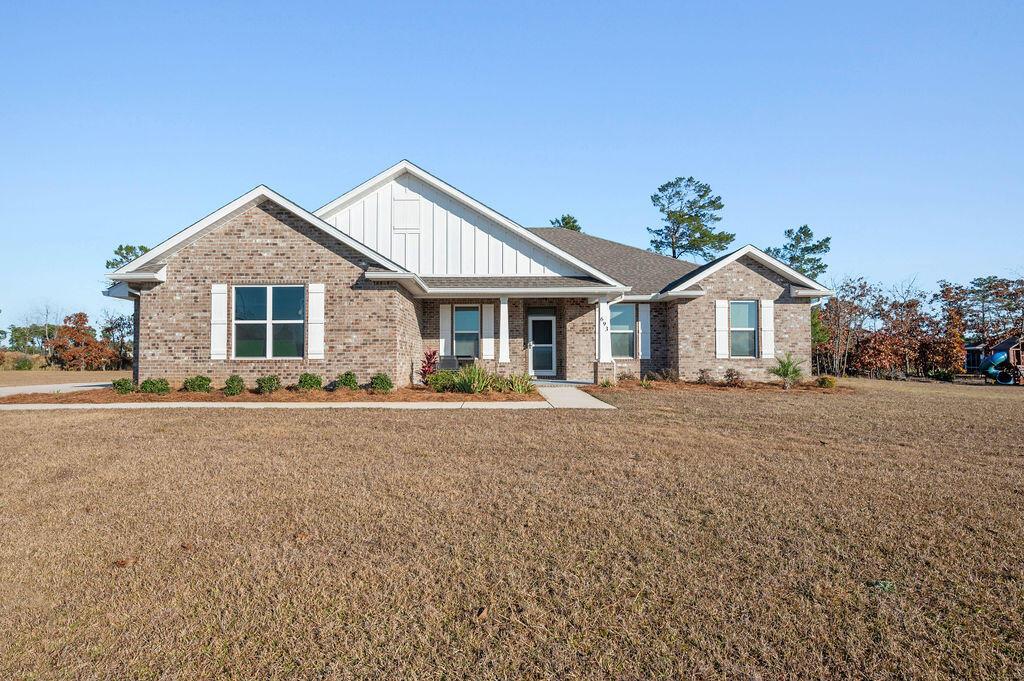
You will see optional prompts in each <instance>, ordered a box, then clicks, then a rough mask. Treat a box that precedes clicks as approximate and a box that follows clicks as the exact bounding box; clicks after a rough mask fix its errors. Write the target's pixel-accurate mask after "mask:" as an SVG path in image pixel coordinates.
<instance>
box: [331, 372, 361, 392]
mask: <svg viewBox="0 0 1024 681" xmlns="http://www.w3.org/2000/svg"><path fill="white" fill-rule="evenodd" d="M339 388H345V389H347V390H359V381H358V380H356V375H355V374H354V373H353V372H351V371H346V372H345V373H343V374H341V375H340V376H338V377H337V378H336V379H334V389H335V390H338V389H339Z"/></svg>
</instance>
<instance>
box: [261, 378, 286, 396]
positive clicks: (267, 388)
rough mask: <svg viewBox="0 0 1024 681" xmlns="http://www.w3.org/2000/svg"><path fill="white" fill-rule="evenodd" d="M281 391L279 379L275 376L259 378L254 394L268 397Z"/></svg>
mask: <svg viewBox="0 0 1024 681" xmlns="http://www.w3.org/2000/svg"><path fill="white" fill-rule="evenodd" d="M280 389H281V377H280V376H278V375H277V374H271V375H270V376H260V377H259V378H257V379H256V392H258V393H259V394H260V395H269V394H271V393H273V392H276V391H278V390H280Z"/></svg>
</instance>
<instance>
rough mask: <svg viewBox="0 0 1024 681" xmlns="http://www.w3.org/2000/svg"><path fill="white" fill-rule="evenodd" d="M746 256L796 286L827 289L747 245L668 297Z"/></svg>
mask: <svg viewBox="0 0 1024 681" xmlns="http://www.w3.org/2000/svg"><path fill="white" fill-rule="evenodd" d="M744 256H750V257H751V258H753V259H754V260H756V261H758V262H759V263H761V264H762V265H764V266H765V267H767V268H769V269H771V270H774V271H775V272H778V273H779V274H781V275H782V276H784V277H786V278H787V279H789V280H790V281H791V282H793V283H795V284H801V285H803V286H806V287H807V288H809V289H813V290H815V291H823V290H825V287H823V286H822V285H821V284H819V283H818V282H816V281H814V280H813V279H810V278H808V277H805V276H804V275H802V274H800V273H799V272H797V271H796V270H794V269H793V268H792V267H790V266H789V265H787V264H786V263H784V262H782V261H781V260H777V259H775V258H773V257H772V256H770V255H768V254H767V253H765V252H764V251H762V250H761V249H759V248H757V247H756V246H753V245H751V244H747V245H746V246H744V247H743V248H741V249H739V250H737V251H735V252H733V253H730V254H729V255H727V256H726V257H724V258H722V259H721V260H719V261H718V262H716V263H715V264H714V265H712V266H711V267H709V268H707V269H706V270H704V271H703V272H701V273H700V274H698V275H697V276H696V277H694V278H693V279H689V280H687V281H684V282H683V283H682V284H680V285H679V287H677V288H674V289H672V290H671V291H666V295H669V294H674V293H678V292H681V291H684V290H686V289H688V288H689V287H691V286H693V285H694V284H696V283H697V282H699V281H701V280H703V279H706V278H708V277H710V276H711V275H712V274H714V273H715V272H717V271H719V270H720V269H722V268H723V267H725V266H727V265H730V264H732V263H734V262H736V261H737V260H739V259H740V258H742V257H744Z"/></svg>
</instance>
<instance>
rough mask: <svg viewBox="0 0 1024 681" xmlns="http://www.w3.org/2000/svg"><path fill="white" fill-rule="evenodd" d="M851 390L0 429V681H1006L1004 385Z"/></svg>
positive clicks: (191, 415) (19, 421)
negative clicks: (38, 679)
mask: <svg viewBox="0 0 1024 681" xmlns="http://www.w3.org/2000/svg"><path fill="white" fill-rule="evenodd" d="M853 386H854V389H853V392H851V393H847V394H822V393H813V392H798V391H791V392H788V393H783V392H781V391H719V390H679V391H654V390H649V391H637V392H619V393H613V394H609V395H607V396H606V397H605V399H608V400H609V401H612V402H615V403H616V404H617V406H619V407H620V409H619V410H618V411H616V412H600V413H599V412H572V411H547V410H545V411H530V412H500V413H494V412H488V413H475V412H466V411H458V412H431V413H429V414H424V413H423V412H383V411H367V412H349V411H344V412H338V411H330V412H306V411H303V412H282V411H270V412H211V413H207V412H194V411H187V410H175V411H155V412H101V411H94V412H89V411H86V412H81V411H76V412H53V413H45V414H43V413H33V414H25V413H0V443H2V444H0V452H2V455H0V509H2V515H0V585H3V589H4V598H3V599H0V677H3V678H19V677H23V676H29V675H32V674H38V675H40V676H45V677H66V678H70V677H76V678H78V677H142V678H147V677H183V678H209V677H215V676H216V677H220V676H226V677H234V678H250V677H253V676H261V677H273V676H278V677H285V676H301V677H315V678H321V677H339V676H340V677H347V676H378V675H379V676H387V677H390V678H409V677H423V676H447V677H456V678H457V677H465V676H472V677H499V678H509V677H522V676H527V677H551V678H556V677H557V678H561V677H614V678H629V677H633V678H636V677H651V676H677V675H678V676H700V677H752V678H757V677H760V678H779V677H805V678H823V677H836V676H839V677H861V678H884V677H902V678H910V677H915V678H934V677H940V678H942V677H945V678H963V677H973V678H996V677H1013V676H1018V677H1019V676H1020V675H1021V674H1022V673H1024V643H1022V640H1024V627H1022V619H1024V615H1022V613H1024V466H1022V460H1024V459H1022V456H1024V448H1022V442H1021V437H1020V434H1019V425H1020V418H1021V411H1022V408H1024V390H1020V389H1012V388H1007V389H998V388H973V387H956V386H946V385H936V386H932V385H909V384H886V383H875V382H861V383H855V384H853ZM1014 427H1016V428H1018V430H1017V431H1016V432H1014V431H1013V430H1012V428H1014Z"/></svg>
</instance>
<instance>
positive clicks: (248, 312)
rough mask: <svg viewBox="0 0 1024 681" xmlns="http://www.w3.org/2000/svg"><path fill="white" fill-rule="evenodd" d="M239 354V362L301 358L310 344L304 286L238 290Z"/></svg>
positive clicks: (236, 297) (236, 354) (235, 334)
mask: <svg viewBox="0 0 1024 681" xmlns="http://www.w3.org/2000/svg"><path fill="white" fill-rule="evenodd" d="M234 315H235V317H234V324H233V326H234V339H235V354H234V356H235V357H236V358H239V359H268V358H291V359H297V358H301V357H302V355H303V351H304V349H305V340H306V334H305V331H306V324H305V320H306V289H305V287H303V286H236V287H235V306H234Z"/></svg>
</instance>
